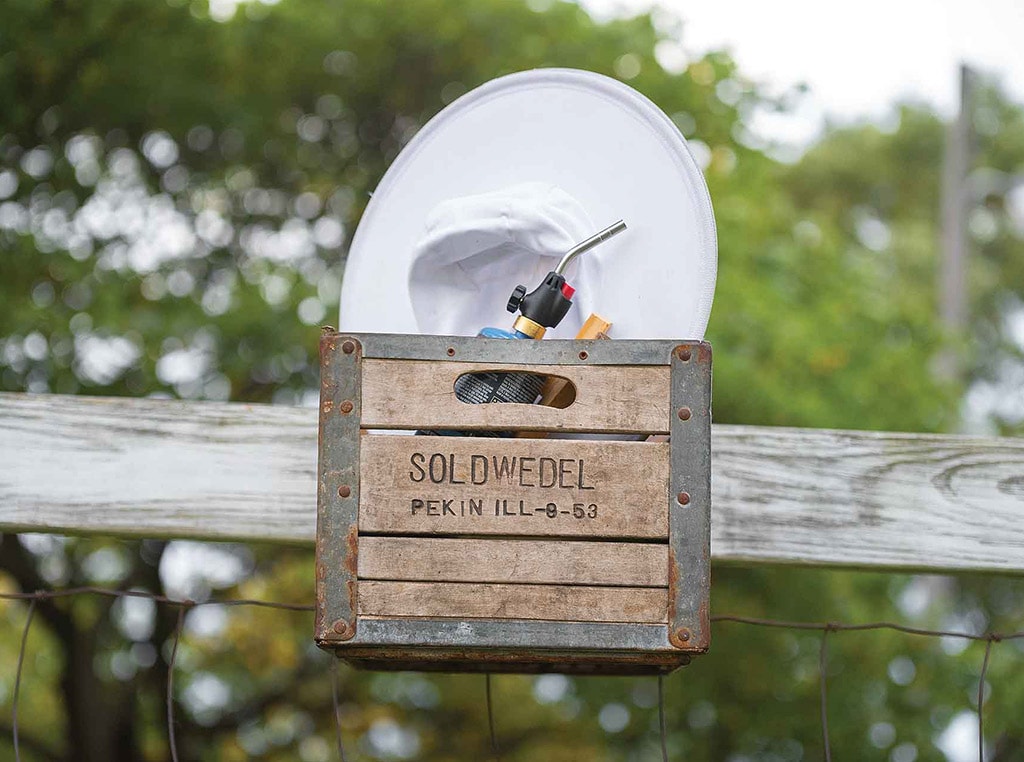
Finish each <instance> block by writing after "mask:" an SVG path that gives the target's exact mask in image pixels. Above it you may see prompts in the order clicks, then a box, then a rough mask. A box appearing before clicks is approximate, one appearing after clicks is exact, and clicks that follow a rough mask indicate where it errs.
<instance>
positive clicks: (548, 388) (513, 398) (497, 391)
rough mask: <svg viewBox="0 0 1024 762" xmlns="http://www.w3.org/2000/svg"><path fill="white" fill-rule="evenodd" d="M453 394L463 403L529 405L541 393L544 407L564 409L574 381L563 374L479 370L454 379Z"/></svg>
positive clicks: (573, 391)
mask: <svg viewBox="0 0 1024 762" xmlns="http://www.w3.org/2000/svg"><path fill="white" fill-rule="evenodd" d="M454 391H455V398H456V399H457V400H458V401H459V402H462V403H464V404H466V405H480V404H483V403H488V402H500V403H504V404H511V405H532V404H534V403H535V402H537V401H539V399H540V398H541V397H543V398H544V399H545V403H544V404H545V406H546V407H553V408H557V409H559V410H564V409H565V408H567V407H569V406H570V405H572V404H573V403H574V402H575V401H576V384H574V383H573V382H572V381H571V380H569V379H568V378H565V377H564V376H549V375H544V374H541V373H522V372H518V371H515V372H510V371H496V370H479V371H473V372H472V373H463V374H462V375H460V376H459V377H458V378H456V379H455V385H454Z"/></svg>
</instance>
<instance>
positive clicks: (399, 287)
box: [340, 69, 717, 339]
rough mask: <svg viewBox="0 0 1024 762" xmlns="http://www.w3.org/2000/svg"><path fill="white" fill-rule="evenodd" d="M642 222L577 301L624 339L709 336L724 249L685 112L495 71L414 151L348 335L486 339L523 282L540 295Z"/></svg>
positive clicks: (383, 202) (585, 279)
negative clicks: (679, 115) (564, 258)
mask: <svg viewBox="0 0 1024 762" xmlns="http://www.w3.org/2000/svg"><path fill="white" fill-rule="evenodd" d="M619 219H622V220H624V221H625V222H626V225H627V230H626V231H625V232H624V233H622V234H621V235H619V236H617V237H616V238H614V239H611V240H609V241H607V242H605V243H603V244H601V245H600V246H598V247H597V248H595V249H593V250H592V251H590V252H588V253H586V254H584V255H582V256H581V257H580V258H579V259H578V260H577V262H576V263H575V264H573V265H571V266H570V268H569V270H568V272H567V273H566V276H567V279H568V281H569V283H570V284H571V285H572V286H573V287H575V288H576V290H577V294H576V296H575V297H574V302H575V306H574V307H573V309H572V310H571V311H570V313H569V316H568V317H567V318H566V319H565V321H564V322H563V323H562V324H561V325H560V326H559V327H558V328H556V329H554V330H552V331H549V332H548V334H547V335H548V336H551V337H556V338H558V337H561V338H571V337H572V336H574V335H575V333H576V330H577V329H578V328H579V325H580V323H581V321H582V320H583V319H584V318H586V315H587V314H588V313H589V312H598V313H600V314H601V315H602V316H603V317H604V318H606V319H608V320H610V321H611V322H612V323H613V329H612V332H613V336H614V337H616V338H688V339H700V338H703V336H704V330H705V328H706V327H707V322H708V317H709V314H710V312H711V300H712V297H713V295H714V287H715V272H716V265H717V244H716V240H715V224H714V218H713V214H712V210H711V200H710V197H709V196H708V192H707V187H706V185H705V183H704V178H703V176H702V175H701V172H700V169H699V167H698V166H697V164H696V162H695V161H694V159H693V157H692V156H691V155H690V153H689V151H688V150H687V147H686V142H685V140H684V139H683V137H682V135H681V134H680V133H679V131H678V130H677V129H676V127H675V125H674V124H673V123H672V121H671V120H670V119H669V118H668V117H667V116H666V115H665V114H664V113H663V112H662V111H661V110H660V109H658V108H657V107H656V106H655V105H654V104H653V103H651V102H650V101H649V100H647V99H646V98H645V97H644V96H642V95H640V94H639V93H638V92H636V91H635V90H633V89H632V88H630V87H628V86H626V85H624V84H622V83H620V82H618V81H616V80H613V79H610V78H608V77H604V76H601V75H598V74H593V73H590V72H584V71H575V70H567V69H541V70H536V71H528V72H522V73H519V74H513V75H510V76H507V77H502V78H500V79H497V80H494V81H492V82H489V83H487V84H486V85H483V86H482V87H479V88H477V89H476V90H473V91H472V92H470V93H467V94H466V95H464V96H463V97H461V98H459V100H457V101H456V102H455V103H453V104H452V105H451V106H449V107H448V108H446V109H445V110H444V111H442V112H441V113H440V114H438V115H437V116H436V117H435V118H434V119H432V120H431V121H430V123H429V124H427V125H426V126H425V127H424V128H423V129H422V130H421V131H420V132H419V133H418V134H417V135H416V137H415V138H414V139H413V140H412V141H411V142H410V143H409V145H408V146H407V147H406V148H405V150H404V151H403V152H402V153H401V154H400V155H399V156H398V158H397V159H396V160H395V162H394V164H393V165H392V166H391V168H390V169H389V170H388V172H387V173H386V174H385V175H384V178H383V180H382V181H381V183H380V185H379V186H378V188H377V190H376V191H375V192H374V195H373V198H372V199H371V200H370V203H369V205H368V206H367V208H366V212H365V213H364V215H363V218H362V220H361V222H360V224H359V228H358V229H357V230H356V234H355V237H354V239H353V242H352V247H351V250H350V252H349V256H348V263H347V266H346V271H345V278H344V282H343V286H342V293H341V319H340V326H341V329H342V330H344V331H367V332H371V331H372V332H391V333H437V334H454V335H472V334H475V333H476V332H477V331H478V330H479V329H481V328H483V327H485V326H495V327H499V328H510V327H511V323H512V316H511V315H509V314H508V313H507V312H506V311H505V304H506V302H507V301H508V296H509V294H510V293H511V292H512V289H513V288H514V287H515V286H516V285H517V284H520V283H522V284H524V285H526V286H527V288H528V289H529V290H532V289H533V288H534V287H535V286H536V285H538V283H539V282H540V280H541V279H542V278H543V277H544V275H545V274H546V273H547V272H548V271H549V270H551V269H553V267H554V266H555V264H556V263H557V261H558V258H560V257H561V255H562V254H564V253H565V252H566V251H567V250H568V249H569V248H571V247H572V246H573V244H575V243H578V242H580V241H582V240H583V239H585V238H588V237H589V236H591V235H592V234H594V233H596V232H598V231H599V230H601V229H603V228H605V227H607V226H608V225H610V224H611V223H613V222H615V221H616V220H619Z"/></svg>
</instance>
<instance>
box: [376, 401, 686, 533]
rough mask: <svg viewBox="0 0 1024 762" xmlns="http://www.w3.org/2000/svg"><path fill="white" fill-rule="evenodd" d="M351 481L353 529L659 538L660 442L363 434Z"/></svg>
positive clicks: (663, 521)
mask: <svg viewBox="0 0 1024 762" xmlns="http://www.w3.org/2000/svg"><path fill="white" fill-rule="evenodd" d="M490 407H497V406H496V405H491V406H490ZM524 457H525V458H527V459H528V460H527V464H528V468H529V470H528V471H523V460H522V459H523V458H524ZM542 459H543V460H542ZM580 462H582V464H583V465H582V468H581V467H580V465H579V464H580ZM474 466H478V467H477V468H474ZM562 466H564V467H565V471H564V472H559V473H557V474H555V473H553V470H552V469H554V468H555V467H558V468H561V467H562ZM501 468H504V469H505V470H504V471H503V472H501V475H500V476H499V469H501ZM581 473H582V476H581ZM442 476H444V479H443V481H442V482H441V483H433V482H432V481H431V478H441V477H442ZM555 477H557V478H558V479H560V480H561V481H562V482H564V483H566V484H567V485H571V486H569V488H562V487H559V486H555V487H542V486H539V485H540V484H542V483H545V482H550V481H551V480H552V479H553V478H555ZM563 477H564V478H563ZM581 479H582V483H583V485H584V486H585V487H587V489H580V488H579V487H578V486H576V485H577V484H578V482H580V480H581ZM414 480H418V481H414ZM474 480H476V481H480V482H482V483H480V484H474V483H473V482H474ZM453 481H456V482H463V483H457V484H456V483H452V482H453ZM359 482H360V495H361V497H360V500H361V502H360V506H359V531H360V532H379V533H386V534H493V535H532V536H544V537H571V536H587V537H613V538H614V537H631V538H661V539H664V538H667V537H668V445H667V444H664V443H653V442H595V441H570V440H565V439H557V440H555V439H546V440H537V439H499V438H491V437H414V436H395V435H387V434H376V435H375V434H365V435H364V436H363V437H362V440H361V443H360V477H359ZM524 482H525V484H527V485H532V486H523V484H524ZM471 500H476V501H477V502H478V505H477V506H476V508H477V509H478V510H477V512H476V513H475V512H474V510H473V505H472V504H470V501H471ZM414 501H419V502H418V503H416V502H414ZM428 501H430V502H429V503H428ZM445 501H447V502H445ZM496 501H499V502H500V504H501V505H500V507H499V505H498V502H496ZM520 501H522V505H520ZM549 504H553V505H555V506H557V508H556V511H555V515H554V516H549V515H548V514H547V512H546V508H547V506H548V505H549ZM577 505H578V506H581V507H580V508H578V509H577ZM574 510H578V512H579V515H574V513H573V511H574ZM477 513H479V515H477ZM431 514H433V515H431ZM591 514H593V515H591Z"/></svg>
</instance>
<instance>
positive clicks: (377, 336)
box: [337, 333, 705, 365]
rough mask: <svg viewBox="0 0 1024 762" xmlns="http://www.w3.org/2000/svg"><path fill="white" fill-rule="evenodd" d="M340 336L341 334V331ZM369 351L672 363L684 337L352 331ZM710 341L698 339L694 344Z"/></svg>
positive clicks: (410, 356)
mask: <svg viewBox="0 0 1024 762" xmlns="http://www.w3.org/2000/svg"><path fill="white" fill-rule="evenodd" d="M337 335H338V336H340V335H341V334H337ZM351 337H352V338H353V339H356V340H358V341H359V342H360V343H361V344H362V347H363V352H362V354H363V357H365V358H367V359H386V360H439V361H442V360H443V361H451V360H456V361H459V362H473V363H510V364H520V365H667V364H668V363H667V361H666V358H667V357H668V356H669V353H670V352H671V351H672V349H673V348H674V347H675V346H676V345H677V344H678V343H679V341H678V340H664V339H630V340H629V341H604V340H601V339H545V340H544V341H528V342H517V343H515V344H510V343H509V342H508V341H507V340H505V339H486V338H482V337H478V336H414V335H405V334H393V333H359V334H352V335H351ZM704 343H705V342H698V341H692V342H689V344H690V345H691V346H694V347H696V346H698V345H701V344H704Z"/></svg>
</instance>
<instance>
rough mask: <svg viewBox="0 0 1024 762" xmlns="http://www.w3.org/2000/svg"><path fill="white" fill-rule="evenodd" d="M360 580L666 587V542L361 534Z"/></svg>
mask: <svg viewBox="0 0 1024 762" xmlns="http://www.w3.org/2000/svg"><path fill="white" fill-rule="evenodd" d="M358 576H359V579H360V580H367V579H377V580H414V581H434V582H506V583H519V584H522V583H533V584H549V585H621V586H626V587H663V588H664V587H667V586H668V546H667V545H658V544H653V543H640V542H578V541H570V540H477V539H470V538H460V539H441V538H435V537H416V538H412V537H360V538H359V569H358Z"/></svg>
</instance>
